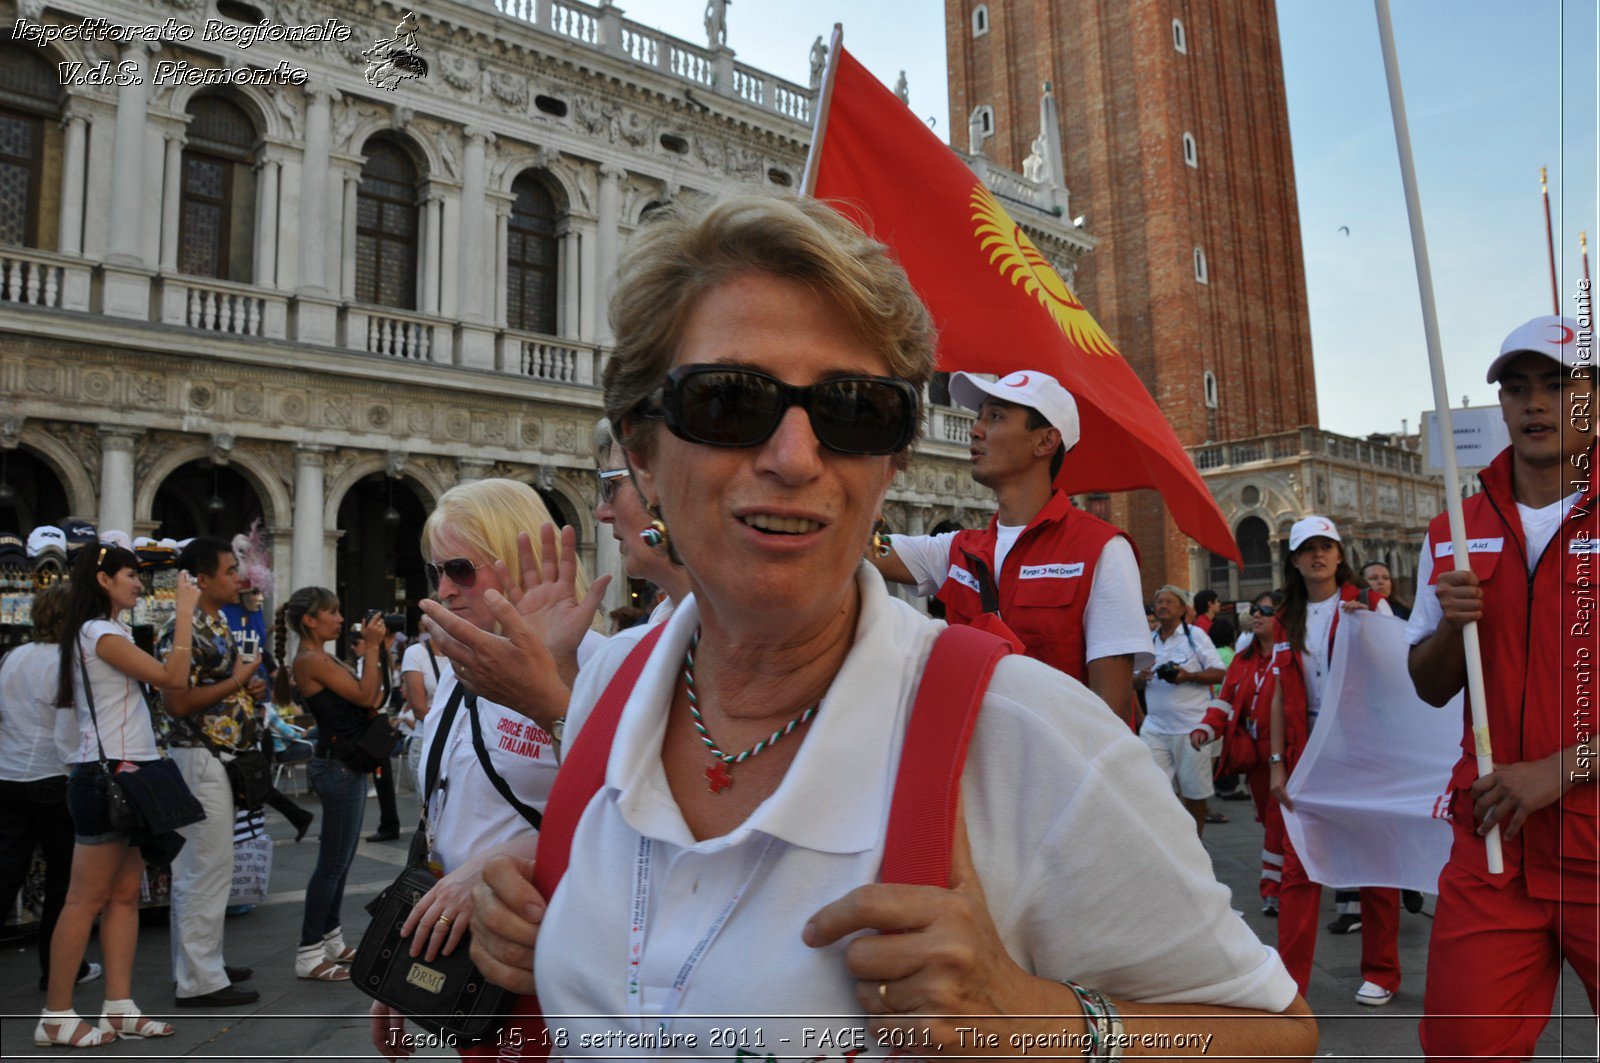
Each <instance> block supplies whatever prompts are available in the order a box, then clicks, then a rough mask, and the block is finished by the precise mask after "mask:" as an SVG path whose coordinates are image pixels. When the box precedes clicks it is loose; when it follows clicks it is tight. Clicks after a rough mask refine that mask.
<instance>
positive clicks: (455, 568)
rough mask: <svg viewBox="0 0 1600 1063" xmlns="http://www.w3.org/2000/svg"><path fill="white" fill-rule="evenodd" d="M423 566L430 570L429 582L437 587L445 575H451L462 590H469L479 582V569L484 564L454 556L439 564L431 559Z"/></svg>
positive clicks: (451, 580)
mask: <svg viewBox="0 0 1600 1063" xmlns="http://www.w3.org/2000/svg"><path fill="white" fill-rule="evenodd" d="M422 567H423V568H425V569H427V570H428V583H429V584H430V585H432V586H433V587H434V588H436V589H437V588H438V586H439V582H440V580H442V579H443V578H444V577H445V576H449V577H450V582H451V583H454V584H455V585H456V586H457V587H460V588H461V589H462V590H469V589H471V587H472V585H473V584H475V583H477V582H478V569H480V568H482V567H484V566H482V565H474V564H473V563H472V562H471V561H468V560H467V559H466V558H464V557H452V558H450V559H449V560H447V561H441V562H439V563H438V564H437V565H436V564H434V563H433V562H432V561H429V562H427V563H425V564H424V565H423V566H422Z"/></svg>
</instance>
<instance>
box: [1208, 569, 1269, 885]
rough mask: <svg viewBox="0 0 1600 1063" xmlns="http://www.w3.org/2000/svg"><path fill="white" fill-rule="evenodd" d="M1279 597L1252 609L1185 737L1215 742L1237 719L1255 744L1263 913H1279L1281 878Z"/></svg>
mask: <svg viewBox="0 0 1600 1063" xmlns="http://www.w3.org/2000/svg"><path fill="white" fill-rule="evenodd" d="M1282 604H1283V595H1282V594H1280V593H1279V592H1277V591H1268V592H1267V593H1265V594H1263V595H1260V596H1259V597H1257V598H1256V600H1255V601H1254V602H1252V603H1251V605H1250V641H1249V642H1247V643H1246V644H1245V647H1244V649H1242V650H1240V651H1239V652H1238V653H1237V654H1236V655H1235V656H1234V658H1233V661H1232V663H1230V664H1229V665H1228V674H1227V675H1226V676H1225V677H1224V678H1223V680H1222V691H1221V693H1220V694H1219V695H1218V698H1219V700H1218V701H1216V702H1214V703H1212V706H1211V708H1209V709H1207V710H1206V716H1205V720H1204V721H1202V722H1201V724H1200V726H1199V727H1197V728H1195V729H1194V731H1193V732H1191V733H1190V735H1189V741H1190V742H1191V743H1192V744H1193V745H1194V747H1195V748H1196V749H1199V748H1200V747H1201V746H1203V745H1205V744H1206V743H1207V742H1212V741H1215V740H1216V739H1217V738H1219V737H1220V736H1221V735H1223V734H1224V733H1225V732H1226V731H1227V729H1228V721H1229V720H1231V719H1233V717H1234V716H1235V715H1237V716H1238V718H1239V722H1238V723H1237V724H1236V725H1235V726H1237V727H1238V728H1240V729H1242V730H1243V731H1244V732H1245V733H1246V734H1248V735H1249V736H1250V737H1251V738H1252V739H1254V740H1255V743H1256V766H1255V767H1254V768H1252V769H1251V770H1250V771H1249V772H1248V773H1247V774H1246V775H1245V782H1246V784H1248V785H1249V787H1250V798H1251V800H1252V801H1253V802H1254V803H1255V806H1256V822H1257V823H1260V824H1261V825H1262V826H1263V827H1264V828H1265V829H1266V837H1265V838H1264V839H1263V840H1262V843H1261V913H1262V914H1263V915H1270V916H1276V915H1277V914H1278V883H1279V882H1280V881H1281V880H1282V878H1283V811H1282V810H1281V809H1280V808H1278V802H1277V801H1275V800H1274V799H1273V797H1272V789H1271V787H1272V777H1271V772H1270V771H1269V768H1270V765H1269V764H1268V763H1267V757H1268V756H1269V755H1270V754H1271V752H1272V749H1271V744H1272V739H1271V733H1270V731H1271V719H1270V717H1271V710H1272V691H1273V689H1274V686H1275V684H1274V683H1273V679H1272V644H1273V638H1272V630H1273V627H1274V626H1275V625H1276V623H1277V619H1276V616H1277V610H1278V607H1279V606H1280V605H1282Z"/></svg>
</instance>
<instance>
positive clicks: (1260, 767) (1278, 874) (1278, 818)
mask: <svg viewBox="0 0 1600 1063" xmlns="http://www.w3.org/2000/svg"><path fill="white" fill-rule="evenodd" d="M1245 782H1246V783H1247V784H1248V785H1249V787H1250V799H1251V801H1252V802H1253V803H1254V804H1255V806H1256V822H1257V823H1259V824H1261V825H1262V827H1264V828H1265V829H1266V837H1265V838H1264V839H1262V842H1261V898H1262V899H1263V900H1265V899H1267V898H1268V897H1276V896H1277V895H1278V883H1280V882H1281V881H1283V844H1284V837H1285V835H1284V833H1283V810H1282V809H1280V808H1279V807H1278V802H1276V801H1274V800H1273V799H1272V792H1271V786H1272V775H1271V769H1270V768H1269V767H1268V766H1267V755H1266V754H1265V753H1263V754H1261V759H1260V760H1259V761H1258V762H1257V764H1256V767H1255V769H1254V770H1252V771H1251V772H1250V773H1249V774H1248V775H1246V776H1245Z"/></svg>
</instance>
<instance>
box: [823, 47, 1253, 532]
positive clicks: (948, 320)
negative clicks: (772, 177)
mask: <svg viewBox="0 0 1600 1063" xmlns="http://www.w3.org/2000/svg"><path fill="white" fill-rule="evenodd" d="M829 63H830V70H829V77H828V78H827V79H826V80H825V81H824V88H823V92H822V101H821V103H820V104H819V115H818V120H817V127H816V128H817V132H816V135H815V137H814V139H813V143H812V146H811V157H810V158H809V159H808V160H807V163H806V187H807V189H808V190H809V191H810V194H811V195H813V196H815V197H816V198H818V199H825V200H828V201H830V202H831V203H832V204H833V205H834V206H835V207H837V208H838V209H839V210H840V211H841V212H842V213H844V214H846V215H847V216H850V217H851V218H853V220H855V221H856V222H858V223H859V224H860V225H861V226H862V228H864V229H866V230H867V231H868V232H871V233H873V234H875V235H876V236H877V237H878V239H880V240H882V241H884V242H885V243H887V244H888V245H889V246H890V247H892V248H893V249H894V253H895V257H896V258H897V259H899V261H900V263H901V264H902V265H903V266H905V269H906V273H907V274H909V275H910V278H911V283H912V285H913V286H914V287H915V288H916V290H917V293H918V294H919V295H921V296H922V299H923V301H924V302H925V303H926V304H927V305H928V309H929V311H931V312H932V314H933V320H934V324H935V325H937V326H938V329H939V368H940V370H942V371H945V372H952V371H954V370H957V369H965V370H967V371H968V372H974V373H994V374H997V375H999V376H1004V375H1006V374H1007V373H1011V372H1014V371H1016V370H1018V369H1037V370H1041V371H1043V372H1046V373H1050V374H1052V375H1054V376H1055V377H1056V379H1058V380H1060V381H1061V383H1062V385H1064V386H1065V387H1066V388H1067V390H1068V391H1070V392H1072V394H1073V396H1074V397H1075V398H1076V399H1077V400H1078V413H1079V416H1080V418H1081V419H1082V424H1083V437H1082V439H1081V440H1080V441H1079V442H1078V445H1077V446H1076V447H1074V448H1073V449H1072V450H1071V451H1070V452H1069V453H1068V454H1067V460H1066V462H1065V463H1064V464H1063V465H1062V468H1061V474H1060V476H1058V477H1057V478H1056V486H1058V487H1060V488H1063V489H1065V490H1066V491H1068V492H1069V493H1071V494H1079V493H1083V492H1088V491H1126V490H1131V489H1133V488H1139V487H1150V488H1154V489H1155V490H1157V491H1159V492H1160V494H1161V498H1162V501H1163V502H1165V503H1166V506H1167V509H1168V511H1169V512H1171V514H1172V517H1173V519H1174V520H1175V521H1177V524H1178V527H1179V528H1180V529H1182V530H1183V532H1184V534H1186V535H1188V536H1189V537H1190V538H1192V539H1194V540H1195V541H1196V542H1198V543H1200V545H1202V546H1204V547H1206V548H1207V549H1209V550H1213V551H1215V552H1216V553H1218V554H1221V555H1223V556H1224V557H1229V558H1232V559H1233V560H1234V561H1235V562H1238V561H1239V548H1238V546H1237V544H1235V542H1234V539H1233V535H1232V533H1231V532H1230V531H1229V529H1228V523H1227V521H1226V519H1224V518H1223V516H1222V511H1221V510H1219V509H1218V508H1217V503H1216V500H1215V499H1213V498H1212V497H1211V492H1210V491H1209V490H1208V489H1207V488H1206V485H1205V482H1204V481H1203V480H1201V478H1200V473H1199V471H1198V470H1197V469H1196V468H1195V466H1194V462H1193V461H1191V460H1190V458H1189V455H1188V454H1187V453H1186V452H1185V451H1184V449H1183V444H1181V443H1179V442H1178V437H1177V435H1176V434H1174V432H1173V431H1172V426H1171V425H1169V424H1168V423H1167V420H1166V418H1165V417H1163V416H1162V415H1161V411H1160V410H1159V409H1157V407H1156V404H1155V400H1154V399H1152V398H1151V397H1150V392H1149V391H1147V390H1146V389H1145V386H1144V384H1143V383H1142V382H1141V381H1140V380H1139V378H1138V376H1137V375H1135V374H1134V372H1133V370H1132V369H1131V368H1129V366H1128V363H1127V361H1126V360H1125V359H1124V358H1123V357H1122V356H1121V355H1120V354H1118V353H1117V349H1116V346H1115V345H1114V344H1113V343H1112V342H1111V340H1110V338H1109V337H1108V336H1107V335H1106V334H1105V332H1104V330H1102V329H1101V328H1100V325H1099V323H1098V322H1096V321H1095V319H1094V318H1093V317H1092V316H1090V314H1089V311H1088V310H1086V309H1085V308H1084V306H1083V304H1082V303H1080V302H1079V301H1078V299H1077V297H1076V296H1075V295H1073V293H1072V289H1071V288H1069V287H1068V286H1067V284H1066V283H1065V282H1064V281H1063V280H1062V279H1061V277H1060V275H1059V274H1057V273H1056V271H1055V270H1054V269H1053V268H1051V266H1050V264H1049V262H1048V261H1046V260H1045V258H1044V256H1043V255H1041V254H1040V253H1039V251H1038V249H1037V248H1036V247H1035V246H1034V244H1033V241H1032V240H1030V239H1028V236H1027V234H1026V233H1024V232H1023V231H1022V229H1021V228H1020V227H1018V225H1017V224H1016V222H1015V221H1013V220H1012V218H1011V216H1010V215H1009V214H1007V213H1006V210H1005V208H1004V207H1003V206H1002V205H1001V204H1000V200H999V199H998V198H996V196H995V195H994V193H993V192H991V191H990V190H989V189H988V188H987V187H986V186H985V185H984V184H983V182H982V181H980V180H978V178H977V176H976V175H974V174H973V172H972V171H971V170H970V169H968V168H967V165H966V163H964V162H962V161H961V159H960V158H958V157H957V156H956V154H955V153H954V152H952V151H951V150H950V149H949V148H948V147H946V146H945V145H944V143H943V142H942V141H940V140H939V138H938V137H936V136H934V134H933V132H932V131H931V130H930V129H929V128H928V127H927V126H926V125H924V124H923V123H922V122H921V121H920V120H919V119H918V118H917V116H916V115H915V114H913V113H912V111H911V109H910V108H908V107H907V106H906V105H905V104H904V103H902V102H900V100H899V98H898V97H896V96H895V95H894V94H893V93H892V92H890V91H889V90H888V89H887V88H885V87H884V86H883V84H882V83H881V82H879V81H878V79H877V78H875V77H873V76H872V74H870V73H869V72H868V71H867V69H866V68H865V67H863V66H862V65H861V64H860V63H858V62H857V61H856V60H855V59H854V57H852V56H851V55H850V53H849V52H846V51H845V50H844V49H843V48H841V47H839V45H838V39H837V37H836V38H835V44H834V48H833V49H832V53H831V56H830V60H829Z"/></svg>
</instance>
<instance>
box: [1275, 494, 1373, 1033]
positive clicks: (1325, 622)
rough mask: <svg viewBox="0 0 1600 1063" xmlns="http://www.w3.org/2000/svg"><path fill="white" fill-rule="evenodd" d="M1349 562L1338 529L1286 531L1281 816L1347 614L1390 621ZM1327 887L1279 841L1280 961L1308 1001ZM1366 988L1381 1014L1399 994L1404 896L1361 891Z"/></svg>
mask: <svg viewBox="0 0 1600 1063" xmlns="http://www.w3.org/2000/svg"><path fill="white" fill-rule="evenodd" d="M1368 601H1369V596H1368V595H1367V593H1366V592H1364V591H1362V590H1361V589H1360V588H1358V587H1357V586H1356V584H1355V573H1354V572H1352V571H1351V570H1350V566H1349V564H1348V563H1347V562H1346V561H1345V557H1344V547H1343V546H1341V545H1340V539H1339V529H1338V528H1336V527H1334V524H1333V521H1331V520H1328V519H1327V518H1326V517H1314V516H1313V517H1307V518H1305V519H1304V520H1301V521H1296V522H1295V525H1294V527H1293V528H1291V529H1290V530H1289V557H1288V558H1287V560H1286V561H1285V562H1284V571H1283V608H1282V609H1280V610H1278V615H1277V623H1276V624H1275V626H1274V630H1273V636H1272V640H1273V644H1274V645H1273V664H1272V670H1273V675H1274V676H1275V677H1276V680H1277V682H1276V685H1275V688H1274V690H1273V692H1272V727H1271V746H1270V750H1269V754H1268V757H1267V760H1268V771H1269V772H1270V773H1271V775H1270V778H1271V790H1272V796H1273V797H1275V798H1276V799H1277V801H1278V803H1279V804H1280V805H1282V806H1283V808H1284V809H1286V810H1289V811H1293V810H1294V802H1293V801H1292V800H1290V798H1289V795H1288V794H1287V793H1286V792H1285V787H1286V786H1287V784H1288V780H1289V775H1290V774H1291V773H1292V772H1293V771H1294V766H1295V763H1296V762H1297V761H1298V760H1299V758H1300V754H1301V753H1303V752H1304V751H1305V747H1306V742H1307V741H1308V740H1309V739H1310V737H1311V730H1312V728H1314V727H1315V726H1316V723H1317V713H1318V711H1319V709H1320V708H1321V706H1322V694H1323V690H1324V689H1325V688H1326V686H1327V681H1328V673H1329V671H1330V666H1331V664H1332V662H1333V642H1334V638H1335V636H1336V635H1337V633H1338V630H1339V616H1340V614H1341V613H1345V612H1350V611H1352V610H1355V609H1371V608H1375V609H1376V610H1377V611H1378V612H1380V613H1384V614H1386V615H1392V613H1391V612H1390V609H1389V605H1388V603H1387V602H1384V601H1382V600H1379V601H1378V602H1377V604H1376V606H1373V605H1369V604H1368ZM1321 903H1322V887H1321V885H1319V884H1318V883H1315V882H1312V881H1311V880H1310V879H1309V878H1307V877H1306V872H1305V868H1304V867H1302V866H1301V864H1300V859H1299V857H1298V856H1297V855H1296V854H1295V851H1294V846H1293V844H1291V843H1290V841H1289V838H1288V836H1287V835H1285V837H1284V839H1283V880H1282V881H1281V882H1280V883H1279V885H1278V905H1279V910H1280V915H1279V917H1278V954H1279V955H1280V956H1282V957H1283V965H1284V966H1285V967H1287V968H1288V969H1289V974H1290V976H1291V977H1292V978H1294V980H1295V983H1296V984H1297V985H1298V986H1299V987H1300V992H1301V994H1302V995H1304V993H1305V991H1306V986H1307V983H1309V982H1310V980H1311V961H1312V958H1313V956H1314V955H1315V953H1316V946H1317V911H1318V908H1319V907H1320V906H1321ZM1361 919H1362V922H1361V977H1362V979H1363V981H1362V983H1361V988H1360V989H1358V990H1356V1003H1358V1004H1366V1005H1368V1006H1371V1007H1381V1006H1382V1005H1384V1004H1387V1003H1389V1001H1391V1000H1393V999H1394V995H1395V993H1396V992H1397V991H1399V989H1400V951H1399V945H1398V940H1397V939H1398V935H1399V930H1400V891H1399V890H1395V889H1387V888H1379V887H1363V888H1362V890H1361Z"/></svg>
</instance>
